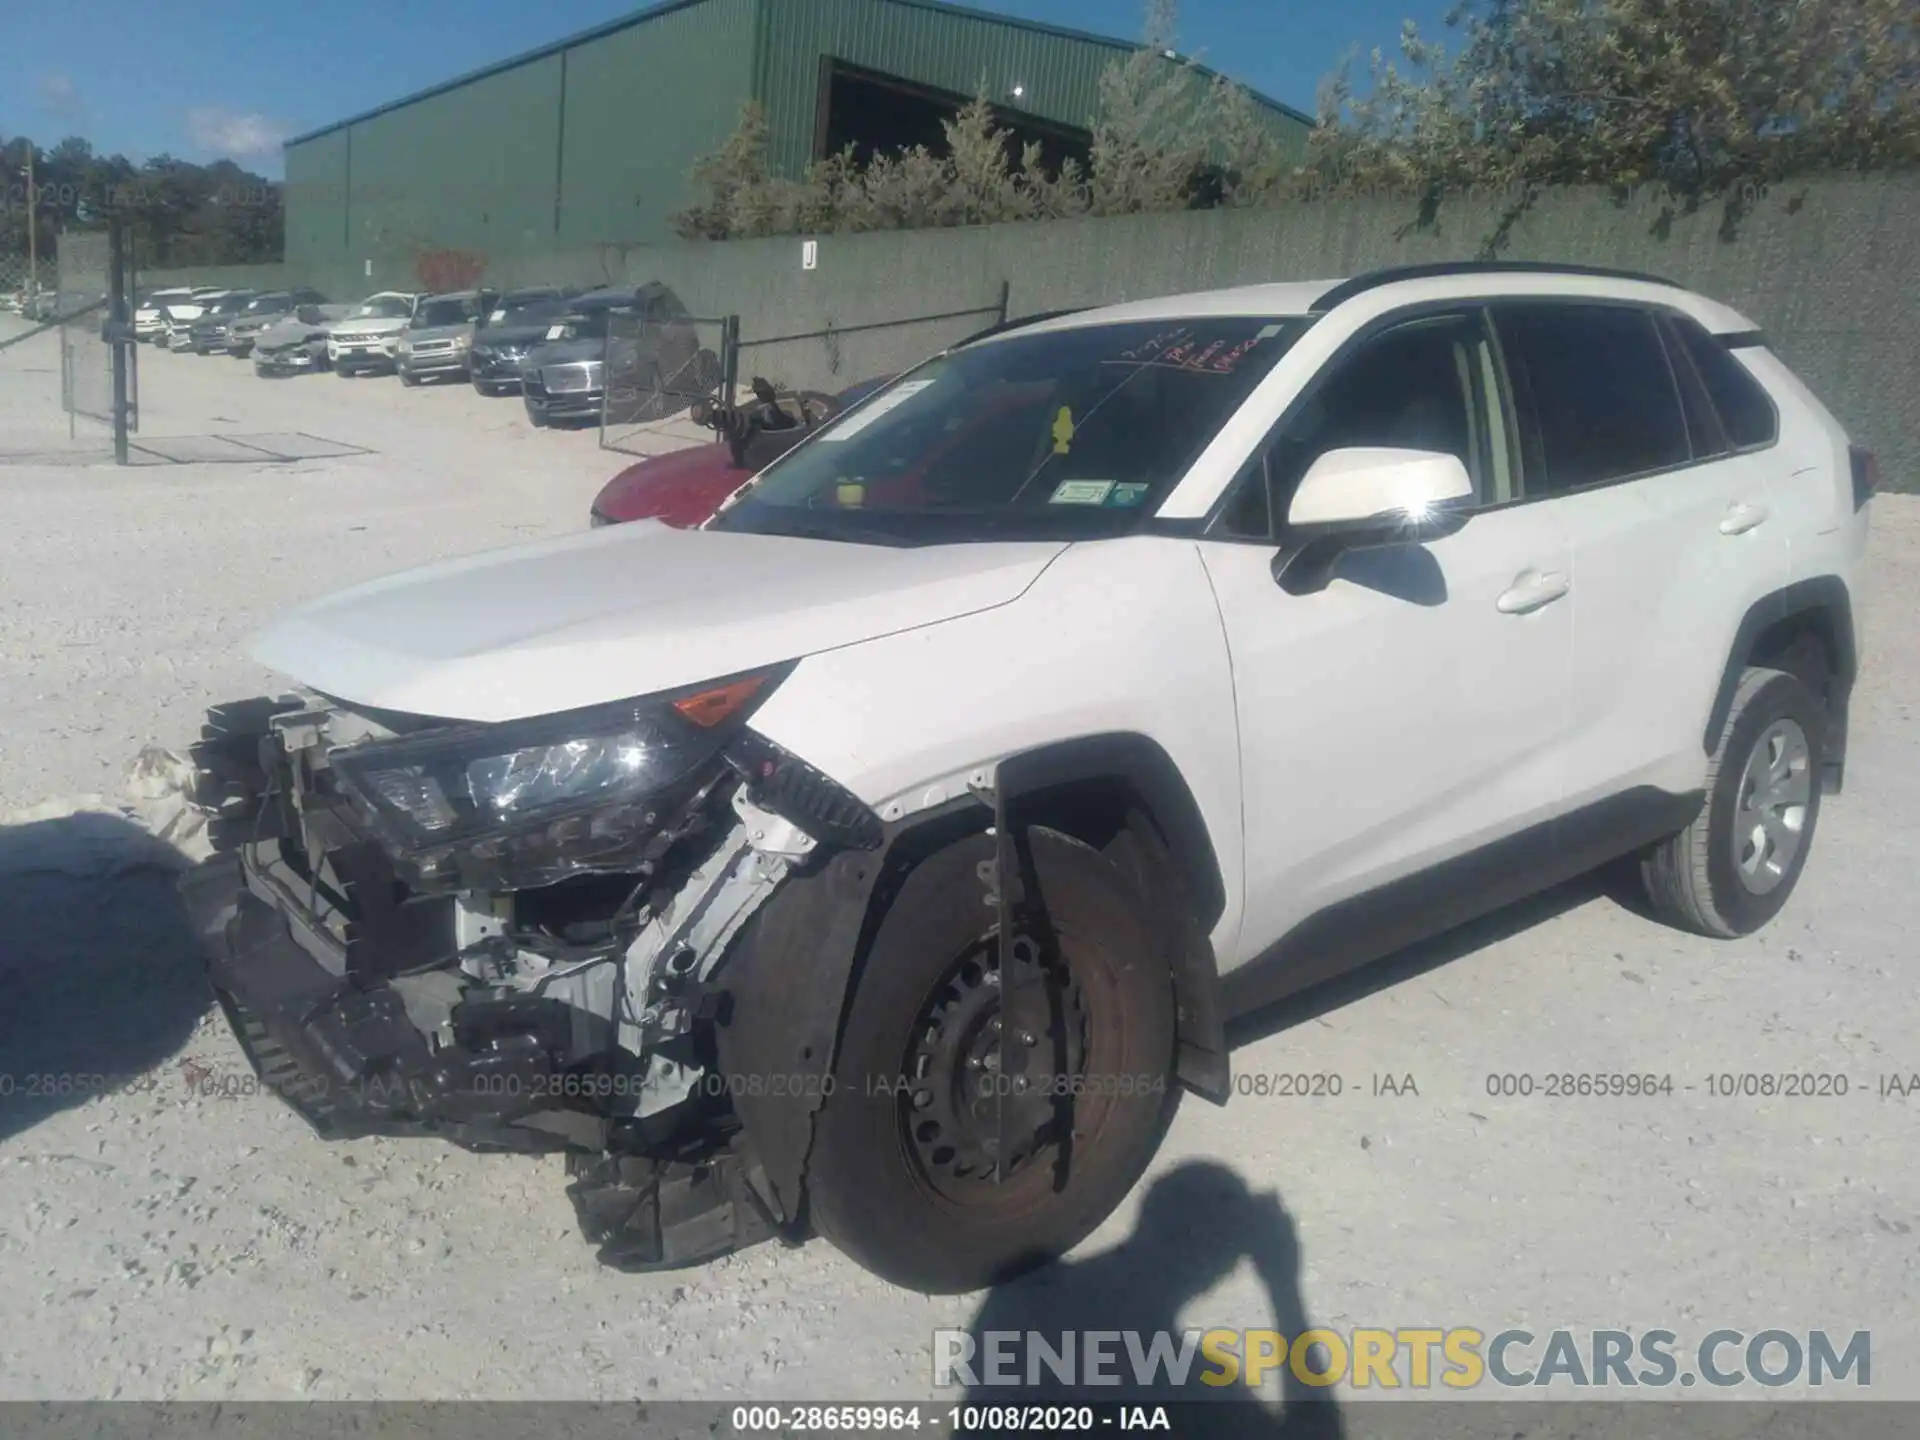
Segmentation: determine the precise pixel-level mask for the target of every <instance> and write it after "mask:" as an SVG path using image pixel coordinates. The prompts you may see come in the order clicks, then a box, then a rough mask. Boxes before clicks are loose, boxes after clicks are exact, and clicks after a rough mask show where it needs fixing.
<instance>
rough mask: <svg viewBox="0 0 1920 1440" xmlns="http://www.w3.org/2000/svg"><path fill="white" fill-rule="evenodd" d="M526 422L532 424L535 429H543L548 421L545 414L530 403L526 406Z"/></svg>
mask: <svg viewBox="0 0 1920 1440" xmlns="http://www.w3.org/2000/svg"><path fill="white" fill-rule="evenodd" d="M527 423H528V424H529V425H531V426H533V428H534V429H536V430H544V429H546V428H547V425H548V423H549V422H548V420H547V417H546V416H545V415H543V414H541V413H540V412H539V411H538V410H535V409H534V408H533V407H532V406H531V405H529V406H528V407H527Z"/></svg>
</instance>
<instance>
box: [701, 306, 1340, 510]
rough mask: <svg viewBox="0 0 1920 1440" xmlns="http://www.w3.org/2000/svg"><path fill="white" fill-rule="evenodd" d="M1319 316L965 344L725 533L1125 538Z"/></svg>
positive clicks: (867, 412)
mask: <svg viewBox="0 0 1920 1440" xmlns="http://www.w3.org/2000/svg"><path fill="white" fill-rule="evenodd" d="M1307 323H1308V322H1306V321H1304V320H1296V319H1288V320H1274V319H1271V318H1268V317H1258V316H1209V317H1206V318H1203V319H1196V320H1154V321H1143V322H1135V323H1129V324H1114V325H1097V326H1086V327H1082V328H1075V329H1067V330H1059V331H1054V332H1051V333H1048V334H1040V335H1027V336H1019V335H1015V336H1010V337H1008V338H1006V339H1004V340H990V341H987V342H985V343H982V344H979V345H972V346H967V347H965V348H963V349H960V350H956V351H954V352H952V353H951V354H948V355H943V356H941V357H940V358H938V359H936V360H934V361H933V362H931V363H930V364H927V365H924V366H922V367H921V368H920V369H918V370H916V371H914V372H912V373H911V374H910V375H908V376H907V377H906V378H905V379H904V380H902V381H901V382H899V383H898V384H895V385H893V386H891V387H889V388H887V389H885V390H882V391H880V392H878V393H877V394H876V395H875V396H874V397H873V398H872V399H870V400H868V401H867V402H866V403H865V404H864V405H862V406H860V407H859V408H858V409H855V410H853V411H851V412H849V413H848V414H847V415H845V416H844V417H843V418H842V419H840V420H839V421H838V422H836V423H835V424H833V425H832V426H830V427H829V428H828V429H827V430H826V431H824V432H823V433H822V434H821V435H820V436H819V437H818V438H817V439H815V440H814V441H813V442H812V443H811V444H807V445H803V446H801V447H800V448H799V449H797V450H795V451H793V452H792V453H791V454H789V455H788V456H787V457H786V458H784V459H782V460H780V461H778V462H776V463H775V464H774V465H773V466H772V467H771V468H770V469H768V470H767V471H766V472H764V473H763V474H762V475H761V477H760V478H759V479H758V480H757V481H756V482H755V483H754V484H753V486H752V488H751V489H750V490H748V491H747V492H746V493H745V494H744V495H743V496H742V497H741V499H740V501H739V502H738V503H737V504H735V505H734V506H733V507H731V508H730V509H728V510H726V511H724V512H722V513H721V515H719V516H718V517H716V519H715V520H714V522H713V528H715V529H720V530H752V531H756V532H760V533H770V534H780V533H786V534H806V535H818V536H822V537H824V538H837V539H848V540H868V539H871V540H879V541H888V542H893V543H909V544H912V543H921V542H931V541H941V540H969V539H1006V538H1023V537H1030V538H1093V537H1096V536H1100V535H1115V534H1120V533H1122V532H1124V531H1127V530H1130V529H1132V528H1133V527H1134V526H1135V525H1137V524H1138V523H1139V520H1140V518H1141V517H1142V516H1145V515H1148V514H1151V513H1152V512H1153V510H1154V509H1155V508H1156V506H1157V505H1158V504H1159V501H1160V499H1161V498H1162V497H1163V496H1164V495H1165V494H1166V492H1167V491H1168V490H1169V489H1170V488H1171V487H1172V486H1173V484H1174V483H1175V482H1176V481H1177V480H1179V478H1180V477H1181V476H1182V475H1183V474H1184V473H1185V472H1186V470H1187V467H1188V466H1189V465H1191V464H1192V463H1193V461H1194V460H1195V459H1196V458H1198V456H1199V454H1200V451H1201V450H1202V449H1203V448H1204V447H1205V446H1206V444H1207V442H1208V441H1210V440H1211V439H1212V438H1213V437H1214V435H1215V434H1217V433H1218V432H1219V430H1220V427H1221V426H1222V425H1224V424H1225V423H1226V422H1227V420H1228V419H1229V418H1231V417H1232V415H1233V413H1234V412H1235V411H1236V410H1238V409H1239V407H1240V405H1241V403H1242V402H1243V401H1244V400H1245V399H1246V397H1247V395H1248V394H1249V393H1250V392H1251V391H1252V389H1253V387H1254V386H1255V385H1257V384H1258V383H1259V382H1260V380H1261V379H1262V378H1263V377H1264V376H1265V375H1266V374H1267V372H1268V371H1270V370H1271V369H1272V368H1273V366H1274V364H1275V362H1277V361H1278V360H1279V358H1280V357H1281V356H1282V355H1284V354H1285V353H1286V351H1287V349H1288V347H1290V346H1291V345H1292V344H1293V342H1294V340H1295V339H1297V338H1298V337H1299V335H1300V333H1301V332H1302V331H1303V330H1304V329H1305V328H1306V325H1307Z"/></svg>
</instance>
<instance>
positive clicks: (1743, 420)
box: [1673, 316, 1780, 450]
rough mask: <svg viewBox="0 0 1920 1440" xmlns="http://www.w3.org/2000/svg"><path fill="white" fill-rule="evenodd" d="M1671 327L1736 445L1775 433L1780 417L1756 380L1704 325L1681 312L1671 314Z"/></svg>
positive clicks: (1769, 439)
mask: <svg viewBox="0 0 1920 1440" xmlns="http://www.w3.org/2000/svg"><path fill="white" fill-rule="evenodd" d="M1673 327H1674V329H1675V331H1676V332H1678V334H1679V336H1680V343H1681V344H1682V345H1684V346H1685V347H1686V351H1687V354H1688V355H1689V356H1690V357H1691V358H1692V360H1693V366H1694V369H1695V370H1697V371H1698V372H1699V374H1700V381H1701V383H1702V384H1703V385H1705V386H1706V387H1707V394H1708V395H1709V396H1710V397H1711V398H1712V400H1713V408H1714V409H1715V410H1717V411H1718V412H1719V413H1720V424H1721V425H1722V426H1723V427H1724V428H1725V430H1726V432H1727V439H1728V440H1730V441H1731V442H1732V443H1733V445H1734V447H1735V448H1736V449H1740V450H1744V449H1746V448H1747V447H1749V446H1752V445H1770V444H1772V443H1773V441H1774V439H1775V438H1776V436H1777V435H1778V433H1779V427H1780V420H1779V416H1778V415H1777V414H1775V412H1774V408H1773V401H1771V400H1770V399H1768V398H1767V392H1766V391H1765V390H1764V389H1762V388H1761V386H1760V382H1759V381H1758V380H1756V379H1754V378H1753V376H1752V375H1750V374H1748V373H1747V368H1746V366H1744V365H1742V364H1741V363H1740V362H1739V361H1738V360H1737V359H1735V358H1734V357H1733V355H1732V353H1731V352H1729V351H1728V349H1727V347H1726V346H1725V345H1723V344H1721V343H1720V342H1719V341H1718V340H1716V339H1714V338H1713V336H1711V335H1709V334H1708V333H1707V332H1706V330H1705V329H1704V328H1702V327H1701V326H1700V325H1698V324H1696V323H1695V322H1694V321H1692V320H1689V319H1687V318H1685V317H1684V316H1676V317H1675V318H1674V322H1673Z"/></svg>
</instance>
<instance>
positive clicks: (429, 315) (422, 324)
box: [413, 300, 475, 330]
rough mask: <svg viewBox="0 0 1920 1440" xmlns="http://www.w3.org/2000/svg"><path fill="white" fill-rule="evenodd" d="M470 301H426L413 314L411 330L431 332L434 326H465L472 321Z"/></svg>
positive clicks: (472, 307)
mask: <svg viewBox="0 0 1920 1440" xmlns="http://www.w3.org/2000/svg"><path fill="white" fill-rule="evenodd" d="M474 308H475V307H474V303H473V301H472V300H428V301H424V302H423V303H422V304H421V306H420V308H419V309H418V310H417V311H415V312H414V316H413V328H414V329H416V330H431V329H432V328H433V327H434V326H436V325H465V324H467V323H468V322H469V321H471V320H472V319H473V312H474Z"/></svg>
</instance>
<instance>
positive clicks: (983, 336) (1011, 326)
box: [947, 305, 1093, 350]
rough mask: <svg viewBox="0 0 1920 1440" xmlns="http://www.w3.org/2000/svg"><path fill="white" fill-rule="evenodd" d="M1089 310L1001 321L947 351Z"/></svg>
mask: <svg viewBox="0 0 1920 1440" xmlns="http://www.w3.org/2000/svg"><path fill="white" fill-rule="evenodd" d="M1091 308H1093V307H1091V306H1087V305H1074V306H1071V307H1069V308H1068V309H1065V310H1040V311H1036V312H1035V313H1034V314H1032V315H1022V316H1021V317H1020V318H1019V319H1018V320H1002V321H1000V322H998V323H997V324H994V325H989V326H988V327H987V328H986V329H984V330H981V331H977V332H976V333H974V334H972V335H969V336H967V338H966V339H964V340H956V341H954V342H953V344H951V345H949V346H948V347H947V348H948V349H949V350H958V349H959V348H960V347H961V346H963V345H971V344H973V342H974V341H976V340H987V339H990V338H992V337H993V336H995V335H1004V334H1006V333H1007V331H1009V330H1018V329H1020V328H1022V327H1023V326H1027V325H1038V324H1039V323H1040V322H1041V321H1042V320H1058V319H1059V318H1060V317H1061V316H1063V315H1078V314H1080V313H1081V312H1083V311H1085V310H1088V309H1091Z"/></svg>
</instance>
